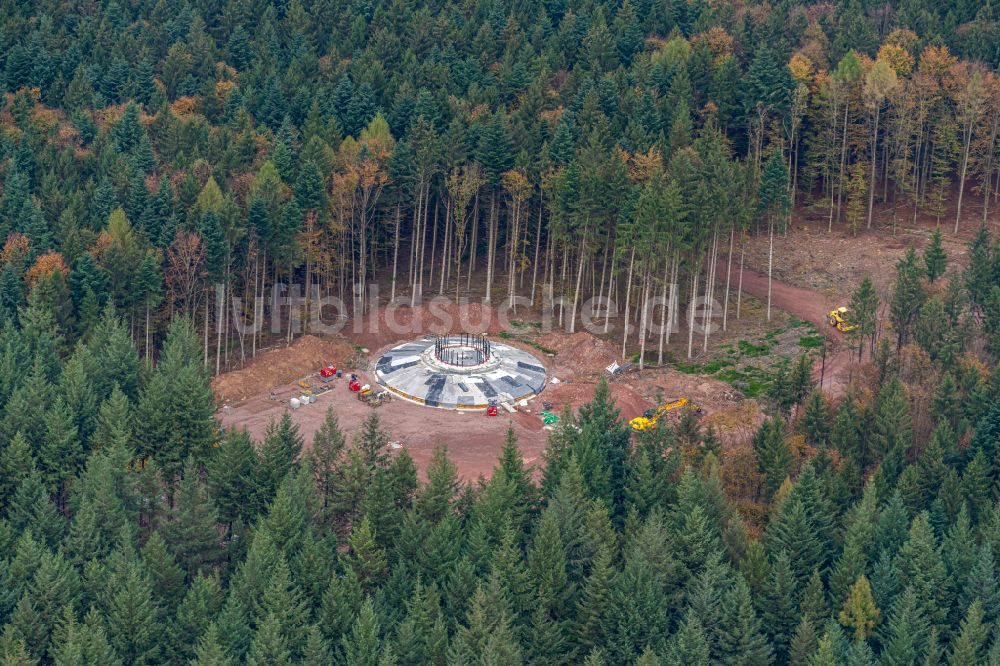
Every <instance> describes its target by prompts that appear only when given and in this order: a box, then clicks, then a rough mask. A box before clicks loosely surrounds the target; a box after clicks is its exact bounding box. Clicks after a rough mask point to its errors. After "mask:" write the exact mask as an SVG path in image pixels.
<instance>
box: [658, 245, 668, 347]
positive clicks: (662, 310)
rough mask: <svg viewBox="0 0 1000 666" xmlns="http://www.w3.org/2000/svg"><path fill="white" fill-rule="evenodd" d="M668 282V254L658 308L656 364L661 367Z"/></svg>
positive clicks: (665, 325)
mask: <svg viewBox="0 0 1000 666" xmlns="http://www.w3.org/2000/svg"><path fill="white" fill-rule="evenodd" d="M669 282H670V253H669V252H668V253H667V255H666V256H665V257H664V258H663V297H662V298H663V300H664V303H663V305H662V306H661V308H660V342H659V347H658V348H657V350H656V364H657V365H663V339H664V338H665V337H666V327H667V322H668V321H669V318H668V316H667V313H668V312H669V311H670V301H669V300H667V289H668V286H667V285H668V283H669Z"/></svg>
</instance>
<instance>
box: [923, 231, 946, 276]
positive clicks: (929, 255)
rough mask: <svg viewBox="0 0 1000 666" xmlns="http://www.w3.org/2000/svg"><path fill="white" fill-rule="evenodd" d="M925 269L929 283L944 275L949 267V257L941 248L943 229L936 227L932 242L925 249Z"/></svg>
mask: <svg viewBox="0 0 1000 666" xmlns="http://www.w3.org/2000/svg"><path fill="white" fill-rule="evenodd" d="M924 267H925V268H926V273H927V281H928V282H932V283H933V282H934V281H935V280H937V279H938V278H939V277H941V276H942V275H944V272H945V269H946V268H947V267H948V255H947V253H945V251H944V248H943V247H941V228H940V227H935V228H934V231H932V232H931V238H930V241H929V242H928V243H927V247H925V248H924Z"/></svg>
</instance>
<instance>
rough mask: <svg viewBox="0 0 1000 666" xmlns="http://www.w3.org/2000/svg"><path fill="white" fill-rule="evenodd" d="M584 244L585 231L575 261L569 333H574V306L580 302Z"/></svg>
mask: <svg viewBox="0 0 1000 666" xmlns="http://www.w3.org/2000/svg"><path fill="white" fill-rule="evenodd" d="M586 243H587V233H586V230H584V233H583V234H581V236H580V257H579V258H578V259H577V268H576V291H575V292H574V293H573V308H572V310H571V311H570V312H571V314H570V320H569V332H570V333H573V332H574V331H576V304H577V301H579V300H580V283H581V282H582V281H583V260H584V257H585V256H586V254H587V253H586V249H587V245H586Z"/></svg>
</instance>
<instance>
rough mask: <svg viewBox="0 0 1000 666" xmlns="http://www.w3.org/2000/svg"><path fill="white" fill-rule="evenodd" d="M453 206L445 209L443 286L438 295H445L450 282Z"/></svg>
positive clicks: (442, 252)
mask: <svg viewBox="0 0 1000 666" xmlns="http://www.w3.org/2000/svg"><path fill="white" fill-rule="evenodd" d="M451 236H452V232H451V205H450V204H449V205H447V206H445V207H444V241H443V243H442V248H441V284H440V286H438V294H441V295H442V296H443V295H444V288H445V283H446V282H447V280H448V269H449V268H450V266H451V256H450V252H451Z"/></svg>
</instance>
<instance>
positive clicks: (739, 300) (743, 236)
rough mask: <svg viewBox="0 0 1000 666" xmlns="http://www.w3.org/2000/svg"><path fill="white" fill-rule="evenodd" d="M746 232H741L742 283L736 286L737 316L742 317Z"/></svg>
mask: <svg viewBox="0 0 1000 666" xmlns="http://www.w3.org/2000/svg"><path fill="white" fill-rule="evenodd" d="M746 243H747V241H746V234H744V233H743V232H742V231H741V232H740V284H739V286H738V287H737V288H736V318H737V319H739V318H740V305H741V303H742V302H743V259H744V258H745V257H746V251H747V247H746Z"/></svg>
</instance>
